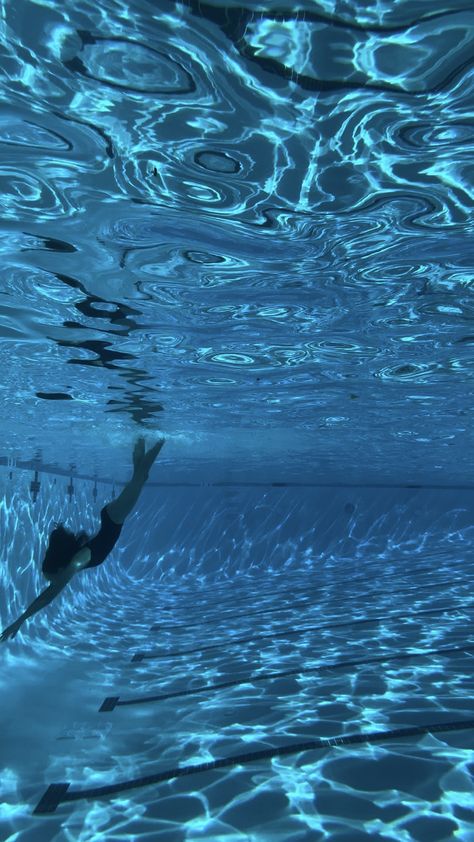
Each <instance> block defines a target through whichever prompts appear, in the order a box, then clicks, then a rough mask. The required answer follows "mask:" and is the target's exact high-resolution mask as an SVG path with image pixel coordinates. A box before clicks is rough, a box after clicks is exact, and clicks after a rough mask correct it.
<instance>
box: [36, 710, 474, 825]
mask: <svg viewBox="0 0 474 842" xmlns="http://www.w3.org/2000/svg"><path fill="white" fill-rule="evenodd" d="M471 728H474V719H465V720H457V721H454V722H435V723H433V724H432V725H424V726H416V727H412V728H397V729H395V730H392V731H374V732H372V733H371V734H370V733H369V734H347V735H346V736H343V737H333V738H331V739H326V740H308V741H307V742H304V743H294V744H290V745H286V746H281V747H280V748H269V749H263V750H261V751H253V752H246V753H245V754H237V755H235V756H234V757H224V758H221V759H220V760H212V761H208V762H207V763H198V764H195V765H192V766H178V767H176V768H175V769H167V770H165V771H164V772H158V773H157V774H156V775H146V776H145V777H142V778H132V779H131V780H128V781H122V782H121V783H115V784H111V785H110V786H100V787H91V788H89V789H83V790H78V791H75V792H69V787H70V786H71V784H69V783H57V784H50V786H49V787H48V789H47V790H46V792H45V793H44V795H43V797H42V798H41V800H40V801H39V802H38V804H37V806H36V807H35V809H34V810H33V815H36V816H39V815H45V814H47V813H54V812H55V810H56V808H57V807H59V805H60V804H64V803H67V802H71V801H80V800H81V799H82V798H102V797H104V796H107V795H113V794H115V793H118V792H127V791H129V790H131V789H137V788H138V787H142V786H149V785H151V784H157V783H162V782H163V781H169V780H172V779H173V778H181V777H184V776H185V775H195V774H197V773H199V772H210V771H213V770H215V769H225V768H229V767H232V766H239V765H241V764H245V763H254V762H256V761H258V760H271V759H273V758H274V757H285V756H286V755H290V754H298V753H300V752H305V751H315V750H318V749H324V748H333V747H337V746H351V745H358V744H359V745H360V744H366V745H370V744H372V743H377V742H381V741H383V740H396V739H403V738H405V737H418V736H421V735H422V734H434V733H439V732H445V731H465V730H470V729H471Z"/></svg>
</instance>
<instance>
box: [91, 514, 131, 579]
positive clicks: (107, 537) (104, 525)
mask: <svg viewBox="0 0 474 842" xmlns="http://www.w3.org/2000/svg"><path fill="white" fill-rule="evenodd" d="M122 526H123V523H114V521H113V520H111V518H110V516H109V513H108V511H107V506H104V508H103V509H102V511H101V513H100V530H99V532H98V533H97V535H96V536H95V537H94V538H91V540H90V541H88V542H87V544H84V546H85V547H89V549H90V551H91V560H90V562H89V564H86V566H85V567H84V568H83V569H84V570H87V568H88V567H98V566H99V564H102V562H103V561H105V559H106V558H107V556H108V554H109V553H110V552H111V551H112V549H113V548H114V546H115V544H116V543H117V541H118V537H119V535H120V533H121V531H122Z"/></svg>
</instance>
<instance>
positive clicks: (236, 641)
mask: <svg viewBox="0 0 474 842" xmlns="http://www.w3.org/2000/svg"><path fill="white" fill-rule="evenodd" d="M473 608H474V605H469V606H464V607H463V606H462V605H461V606H458V605H447V606H446V607H445V608H422V609H421V610H419V611H416V612H415V613H414V614H412V615H410V614H406V613H403V614H389V615H388V616H387V615H384V616H383V617H371V618H364V619H363V620H348V621H346V622H344V623H333V624H331V625H324V626H306V627H305V628H302V629H285V630H284V631H279V632H274V633H269V634H259V635H256V636H254V637H229V638H228V639H227V640H224V641H223V642H222V643H212V644H211V645H210V646H198V647H196V648H194V649H179V650H177V651H174V652H158V653H153V652H136V653H135V655H134V656H133V657H132V659H131V663H137V662H138V661H143V660H145V658H146V659H147V660H150V659H152V658H153V659H155V660H156V659H164V658H180V657H182V656H183V655H194V654H196V653H197V652H209V651H211V650H215V649H232V648H233V647H235V646H240V645H241V644H242V643H258V642H259V641H260V640H275V639H276V638H284V639H285V638H288V637H297V636H298V635H303V634H306V633H307V632H312V631H315V632H319V631H328V630H330V629H341V628H344V627H345V626H361V625H364V624H365V625H370V624H371V623H382V622H392V621H393V620H403V621H405V622H411V621H416V619H417V618H418V617H419V616H420V615H421V614H423V615H427V614H445V613H446V612H447V611H469V610H472V609H473Z"/></svg>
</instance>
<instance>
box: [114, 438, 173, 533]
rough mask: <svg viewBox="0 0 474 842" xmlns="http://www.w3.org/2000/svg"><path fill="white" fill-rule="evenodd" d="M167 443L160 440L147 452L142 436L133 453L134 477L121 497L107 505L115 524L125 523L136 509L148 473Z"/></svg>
mask: <svg viewBox="0 0 474 842" xmlns="http://www.w3.org/2000/svg"><path fill="white" fill-rule="evenodd" d="M164 443H165V440H164V439H160V440H159V441H157V442H156V444H154V445H153V447H152V448H150V450H149V451H148V453H146V452H145V439H144V438H143V436H141V437H140V438H139V439H138V441H137V443H136V444H135V448H134V451H133V476H132V479H131V480H130V482H129V483H127V485H126V486H125V488H123V490H122V491H121V492H120V494H119V496H118V497H117V498H116V499H115V500H112V501H111V502H110V503H108V504H107V506H106V508H107V512H108V515H109V517H110V519H111V520H113V521H114V523H123V522H124V520H125V518H126V517H127V515H128V514H130V512H131V511H132V509H134V507H135V504H136V502H137V500H138V498H139V496H140V491H141V490H142V488H143V486H144V485H145V483H146V481H147V479H148V472H149V470H150V468H151V466H152V465H153V462H154V461H155V459H156V457H157V456H158V454H159V452H160V450H161V448H162V447H163V445H164Z"/></svg>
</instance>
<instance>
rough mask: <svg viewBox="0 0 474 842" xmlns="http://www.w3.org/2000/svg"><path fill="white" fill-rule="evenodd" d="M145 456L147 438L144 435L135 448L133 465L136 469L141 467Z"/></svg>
mask: <svg viewBox="0 0 474 842" xmlns="http://www.w3.org/2000/svg"><path fill="white" fill-rule="evenodd" d="M144 456H145V439H144V438H143V436H140V438H138V439H137V441H136V444H135V447H134V450H133V467H134V469H135V470H138V469H139V468H140V464H141V462H142V460H143V458H144Z"/></svg>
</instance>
